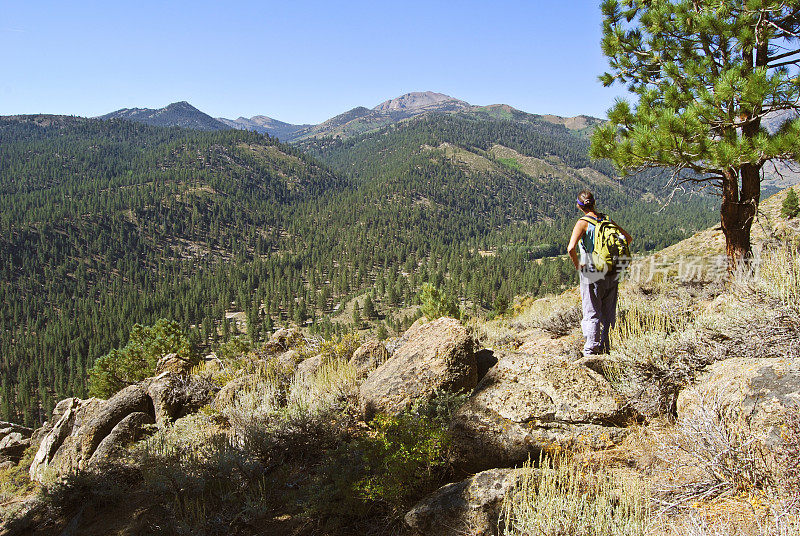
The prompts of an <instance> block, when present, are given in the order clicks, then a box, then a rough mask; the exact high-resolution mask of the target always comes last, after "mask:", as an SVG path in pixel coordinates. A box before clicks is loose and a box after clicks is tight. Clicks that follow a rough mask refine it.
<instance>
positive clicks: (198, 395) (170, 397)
mask: <svg viewBox="0 0 800 536" xmlns="http://www.w3.org/2000/svg"><path fill="white" fill-rule="evenodd" d="M141 386H142V388H143V389H145V390H146V391H147V395H148V396H149V397H150V400H151V401H152V406H153V415H154V417H155V420H156V423H157V424H158V425H159V426H163V425H164V424H166V423H168V422H171V421H174V420H175V419H180V418H181V417H185V416H186V415H189V414H191V413H195V412H196V411H197V410H199V409H200V408H201V407H202V406H204V405H205V404H208V402H209V401H210V400H212V399H213V398H214V395H216V394H217V391H219V388H218V387H216V386H215V385H213V384H211V383H210V382H207V381H204V380H201V379H199V378H198V377H197V376H186V375H183V374H176V373H173V372H164V373H163V374H160V375H158V376H155V377H154V378H147V379H146V380H144V381H142V383H141Z"/></svg>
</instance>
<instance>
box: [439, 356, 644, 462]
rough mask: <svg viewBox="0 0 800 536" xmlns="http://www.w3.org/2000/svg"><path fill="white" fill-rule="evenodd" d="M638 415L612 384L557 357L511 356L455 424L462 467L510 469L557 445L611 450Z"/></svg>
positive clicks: (500, 363)
mask: <svg viewBox="0 0 800 536" xmlns="http://www.w3.org/2000/svg"><path fill="white" fill-rule="evenodd" d="M633 417H635V416H634V415H633V413H632V411H631V410H630V409H629V408H628V407H627V405H626V404H625V403H624V401H623V400H622V397H620V395H619V394H618V393H617V392H616V391H615V390H614V389H613V387H612V386H611V384H609V383H608V381H607V380H606V379H605V378H603V377H602V376H600V375H599V374H597V373H596V372H594V371H592V370H589V369H588V368H586V367H583V366H580V365H578V364H575V363H570V362H569V361H568V360H566V359H563V358H557V357H543V356H534V355H531V354H526V353H516V352H506V353H500V354H499V355H498V362H497V364H496V365H495V366H494V367H492V368H491V369H490V370H489V372H488V373H487V374H486V376H485V377H484V378H483V379H482V380H481V382H480V383H479V384H478V386H477V387H476V389H475V391H474V392H473V394H472V395H471V396H470V398H469V399H468V400H467V402H466V403H465V404H464V405H463V406H462V407H461V408H459V410H458V411H457V412H456V414H455V416H454V418H453V434H454V447H455V449H456V451H457V453H458V454H457V463H458V464H459V465H460V466H461V467H462V468H464V469H466V470H469V471H480V470H483V469H488V468H491V467H509V466H513V465H515V464H519V463H522V462H524V461H525V460H526V459H527V458H528V456H533V457H535V456H537V455H538V453H539V452H541V451H542V450H543V449H549V448H552V447H556V446H558V447H562V448H564V447H566V448H569V447H570V446H575V447H588V448H593V449H599V448H607V447H611V446H613V445H614V444H615V443H617V442H618V441H620V440H621V439H622V438H623V437H624V435H625V430H624V428H622V426H624V425H626V424H627V423H628V422H629V421H630V420H631V419H632V418H633Z"/></svg>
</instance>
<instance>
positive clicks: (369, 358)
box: [350, 341, 389, 378]
mask: <svg viewBox="0 0 800 536" xmlns="http://www.w3.org/2000/svg"><path fill="white" fill-rule="evenodd" d="M388 359H389V351H388V350H387V349H386V346H384V345H383V343H382V342H380V341H367V342H365V343H364V344H362V345H361V346H360V347H359V348H358V349H357V350H356V351H355V352H353V357H351V358H350V364H352V365H353V366H354V367H355V368H356V371H357V372H358V377H359V378H363V377H365V376H368V375H369V373H370V372H372V371H373V370H375V369H376V368H378V367H379V366H380V365H382V364H383V363H385V362H386V360H388Z"/></svg>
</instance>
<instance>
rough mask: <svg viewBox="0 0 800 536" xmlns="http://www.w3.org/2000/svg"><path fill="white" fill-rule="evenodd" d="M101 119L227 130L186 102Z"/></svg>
mask: <svg viewBox="0 0 800 536" xmlns="http://www.w3.org/2000/svg"><path fill="white" fill-rule="evenodd" d="M100 119H127V120H129V121H137V122H139V123H147V124H149V125H154V126H159V127H175V126H177V127H183V128H191V129H195V130H225V129H227V128H229V127H228V125H226V124H225V123H222V122H221V121H217V120H216V119H214V118H213V117H211V116H210V115H207V114H205V113H203V112H201V111H200V110H198V109H197V108H195V107H194V106H192V105H191V104H189V103H188V102H186V101H178V102H173V103H172V104H168V105H167V106H164V107H163V108H158V109H150V108H122V109H121V110H117V111H116V112H111V113H110V114H106V115H102V116H100Z"/></svg>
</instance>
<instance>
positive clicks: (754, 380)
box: [677, 358, 800, 445]
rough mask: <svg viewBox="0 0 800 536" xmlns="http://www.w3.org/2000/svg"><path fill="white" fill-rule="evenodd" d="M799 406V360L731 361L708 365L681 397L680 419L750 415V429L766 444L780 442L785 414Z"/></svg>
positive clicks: (742, 359) (679, 401) (678, 408)
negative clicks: (723, 413)
mask: <svg viewBox="0 0 800 536" xmlns="http://www.w3.org/2000/svg"><path fill="white" fill-rule="evenodd" d="M798 404H800V361H799V360H797V359H783V358H766V359H753V358H731V359H725V360H723V361H717V362H715V363H712V364H711V365H709V366H708V368H707V369H706V370H705V372H704V373H703V374H701V375H700V376H699V377H698V378H697V381H696V383H695V385H694V386H692V387H690V388H687V389H684V390H682V391H681V392H680V394H679V395H678V404H677V411H678V418H679V419H682V420H685V419H692V418H693V417H695V416H696V415H697V414H698V413H699V412H702V411H716V410H717V409H721V410H723V411H725V410H727V411H730V412H732V413H733V412H735V413H738V415H731V416H732V417H734V418H738V417H739V416H747V419H748V420H749V425H750V428H751V429H752V430H753V431H754V432H755V433H757V434H759V435H760V436H761V437H760V439H762V440H764V441H765V443H766V444H767V445H774V444H777V443H778V441H780V439H781V435H780V434H781V426H782V425H783V424H784V423H785V422H786V421H785V411H786V410H787V408H790V407H797V405H798Z"/></svg>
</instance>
